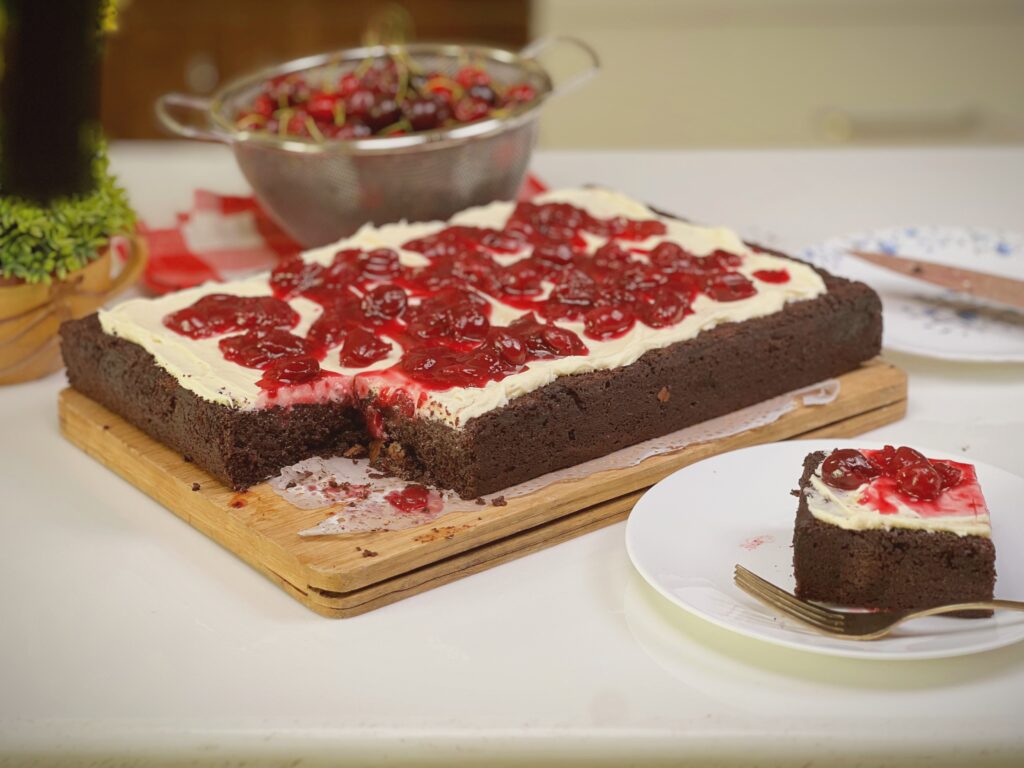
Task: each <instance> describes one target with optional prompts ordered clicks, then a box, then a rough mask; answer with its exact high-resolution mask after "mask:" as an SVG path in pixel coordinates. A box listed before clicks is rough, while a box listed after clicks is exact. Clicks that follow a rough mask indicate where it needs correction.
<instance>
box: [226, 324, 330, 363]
mask: <svg viewBox="0 0 1024 768" xmlns="http://www.w3.org/2000/svg"><path fill="white" fill-rule="evenodd" d="M218 346H219V347H220V351H221V354H223V355H224V359H225V360H230V361H231V362H233V363H238V364H239V365H244V366H245V367H246V368H266V367H267V366H268V365H270V363H272V362H273V361H275V360H279V359H281V358H283V357H296V356H302V357H314V358H316V357H320V356H321V354H322V353H321V350H320V348H319V347H318V346H317V345H316V344H315V343H313V342H312V341H310V340H309V339H304V338H302V337H301V336H295V335H294V334H291V333H288V331H282V330H280V329H277V328H271V329H269V330H256V331H249V332H248V333H245V334H242V335H241V336H228V337H227V338H225V339H221V340H220V343H219V344H218Z"/></svg>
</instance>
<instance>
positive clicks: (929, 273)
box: [849, 251, 1024, 310]
mask: <svg viewBox="0 0 1024 768" xmlns="http://www.w3.org/2000/svg"><path fill="white" fill-rule="evenodd" d="M849 253H850V254H851V255H853V256H856V257H857V258H858V259H862V260H864V261H866V262H869V263H871V264H874V265H875V266H877V267H882V268H883V269H888V270H892V271H893V272H898V273H899V274H901V275H905V276H906V277H911V278H914V279H915V280H923V281H924V282H926V283H931V284H932V285H940V286H942V287H943V288H950V289H952V290H954V291H957V292H959V293H966V294H967V295H968V296H974V297H975V298H979V299H988V300H990V301H996V302H999V303H1000V304H1006V305H1008V306H1011V307H1014V308H1016V309H1021V310H1024V280H1016V279H1014V278H1012V277H1003V276H1001V275H993V274H991V273H988V272H975V271H974V270H972V269H962V268H961V267H950V266H946V265H945V264H935V263H934V262H931V261H921V260H920V259H910V258H907V257H906V256H894V255H892V254H888V253H873V252H871V251H850V252H849Z"/></svg>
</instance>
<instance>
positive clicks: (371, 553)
mask: <svg viewBox="0 0 1024 768" xmlns="http://www.w3.org/2000/svg"><path fill="white" fill-rule="evenodd" d="M376 556H377V553H376V552H374V551H373V550H372V549H364V550H363V557H376Z"/></svg>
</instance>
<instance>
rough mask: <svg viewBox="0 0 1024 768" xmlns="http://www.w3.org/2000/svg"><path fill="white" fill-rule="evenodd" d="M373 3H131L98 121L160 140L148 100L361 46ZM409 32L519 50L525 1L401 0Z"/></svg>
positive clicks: (115, 41)
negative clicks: (289, 60)
mask: <svg viewBox="0 0 1024 768" xmlns="http://www.w3.org/2000/svg"><path fill="white" fill-rule="evenodd" d="M395 5H397V4H396V3H393V2H389V3H386V2H375V1H373V0H361V1H358V2H357V1H356V0H288V1H287V2H282V1H281V0H128V1H127V2H124V3H123V5H122V10H121V15H120V30H119V31H118V33H117V34H116V35H114V36H112V37H111V38H110V40H109V42H108V48H107V56H106V60H105V62H104V79H103V123H104V126H105V128H106V131H107V135H108V136H109V137H111V138H133V139H137V138H157V137H161V136H163V135H164V134H163V133H162V132H161V130H160V128H159V127H158V126H157V123H156V121H155V119H154V117H153V102H154V100H155V99H156V97H157V96H159V95H160V94H161V93H164V92H167V91H183V92H191V93H208V92H210V91H212V90H214V89H216V88H217V87H218V86H219V85H220V84H222V83H224V82H226V81H227V80H229V79H231V78H233V77H235V76H237V75H241V74H244V73H246V72H248V71H250V70H253V69H255V68H258V67H261V66H264V65H269V64H274V63H276V62H280V61H284V60H287V59H292V58H296V57H298V56H302V55H305V54H310V53H318V52H321V51H328V50H332V49H334V48H345V47H350V46H353V45H358V44H359V43H360V42H361V40H362V34H363V32H364V30H365V29H366V28H367V25H368V23H369V22H370V20H371V18H372V17H373V16H374V14H379V13H381V12H382V10H384V9H385V8H386V7H388V6H391V7H394V6H395ZM400 5H401V7H404V8H405V9H406V10H407V11H408V14H409V17H410V18H411V20H412V24H413V34H412V37H413V38H414V39H419V40H457V41H478V42H488V43H494V44H497V45H501V46H503V47H507V48H520V47H522V46H523V45H524V44H525V43H526V41H527V35H528V27H529V0H487V2H476V1H475V0H403V2H402V3H401V4H400Z"/></svg>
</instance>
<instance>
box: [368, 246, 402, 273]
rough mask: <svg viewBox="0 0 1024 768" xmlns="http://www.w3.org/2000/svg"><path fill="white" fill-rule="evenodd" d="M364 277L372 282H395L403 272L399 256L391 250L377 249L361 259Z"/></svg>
mask: <svg viewBox="0 0 1024 768" xmlns="http://www.w3.org/2000/svg"><path fill="white" fill-rule="evenodd" d="M360 263H361V265H362V269H363V276H364V277H367V278H369V279H371V280H393V279H394V278H396V277H398V275H399V274H401V272H402V265H401V263H400V262H399V260H398V254H397V253H395V252H394V251H393V250H391V249H390V248H375V249H374V250H372V251H370V252H369V253H367V254H366V255H365V256H363V257H361V258H360Z"/></svg>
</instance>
